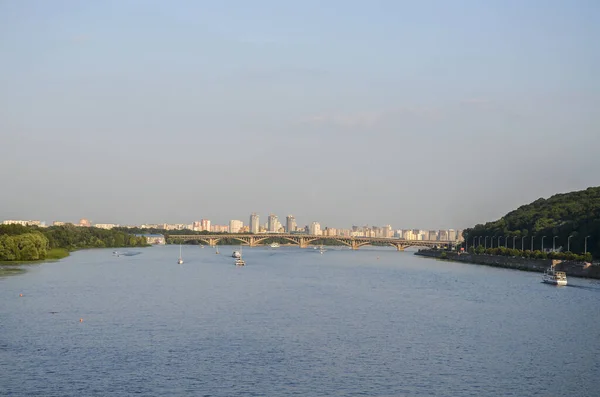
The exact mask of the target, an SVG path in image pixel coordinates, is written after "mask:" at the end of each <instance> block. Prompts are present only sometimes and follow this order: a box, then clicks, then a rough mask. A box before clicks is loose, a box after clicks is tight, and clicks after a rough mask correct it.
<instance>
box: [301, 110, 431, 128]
mask: <svg viewBox="0 0 600 397" xmlns="http://www.w3.org/2000/svg"><path fill="white" fill-rule="evenodd" d="M438 117H439V112H438V110H437V109H435V108H430V107H421V106H404V107H398V108H391V109H385V110H371V111H361V112H352V113H326V114H318V115H314V116H311V117H309V118H307V119H305V120H303V121H304V122H306V123H309V124H321V125H322V124H327V125H334V126H339V127H347V128H357V127H374V126H377V125H381V124H384V123H387V122H391V121H393V120H398V119H407V118H413V119H414V118H420V119H427V120H433V119H437V118H438Z"/></svg>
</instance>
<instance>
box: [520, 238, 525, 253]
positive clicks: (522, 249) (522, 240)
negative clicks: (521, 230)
mask: <svg viewBox="0 0 600 397" xmlns="http://www.w3.org/2000/svg"><path fill="white" fill-rule="evenodd" d="M525 237H526V236H523V237H521V251H525Z"/></svg>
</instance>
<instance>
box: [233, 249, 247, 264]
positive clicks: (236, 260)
mask: <svg viewBox="0 0 600 397" xmlns="http://www.w3.org/2000/svg"><path fill="white" fill-rule="evenodd" d="M236 252H237V253H238V254H239V256H238V257H236V258H235V265H236V266H246V262H245V261H244V260H243V259H242V246H241V245H240V250H239V251H234V254H235V253H236Z"/></svg>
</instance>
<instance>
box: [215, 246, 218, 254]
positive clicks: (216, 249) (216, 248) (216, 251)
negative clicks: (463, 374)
mask: <svg viewBox="0 0 600 397" xmlns="http://www.w3.org/2000/svg"><path fill="white" fill-rule="evenodd" d="M215 254H217V255H219V246H218V245H215Z"/></svg>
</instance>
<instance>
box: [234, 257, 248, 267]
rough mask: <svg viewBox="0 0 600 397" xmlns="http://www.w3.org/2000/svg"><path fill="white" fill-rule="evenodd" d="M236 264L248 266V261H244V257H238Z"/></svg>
mask: <svg viewBox="0 0 600 397" xmlns="http://www.w3.org/2000/svg"><path fill="white" fill-rule="evenodd" d="M235 265H236V266H246V262H244V260H243V259H242V258H237V259H236V260H235Z"/></svg>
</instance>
